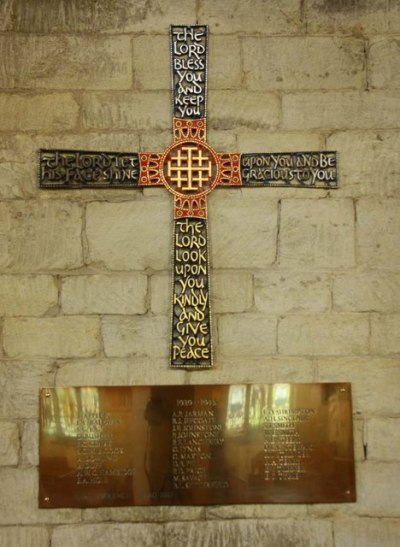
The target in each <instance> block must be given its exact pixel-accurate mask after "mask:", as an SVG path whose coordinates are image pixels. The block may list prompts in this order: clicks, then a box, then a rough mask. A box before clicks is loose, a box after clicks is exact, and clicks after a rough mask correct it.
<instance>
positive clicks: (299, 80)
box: [242, 36, 365, 91]
mask: <svg viewBox="0 0 400 547" xmlns="http://www.w3.org/2000/svg"><path fill="white" fill-rule="evenodd" d="M242 42H243V54H244V67H245V82H246V86H247V87H248V88H249V89H252V90H262V89H266V90H273V89H284V90H285V89H286V90H290V89H292V90H295V91H299V90H302V89H346V88H356V89H361V88H363V87H364V85H365V66H364V42H363V41H362V40H359V39H354V38H344V39H338V38H330V37H306V38H297V37H292V38H288V37H287V36H285V37H282V38H260V37H254V38H253V37H251V38H244V39H243V40H242Z"/></svg>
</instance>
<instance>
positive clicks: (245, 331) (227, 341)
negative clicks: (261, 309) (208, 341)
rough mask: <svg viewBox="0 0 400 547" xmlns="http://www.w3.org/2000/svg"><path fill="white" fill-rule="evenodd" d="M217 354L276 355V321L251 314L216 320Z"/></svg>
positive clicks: (228, 316)
mask: <svg viewBox="0 0 400 547" xmlns="http://www.w3.org/2000/svg"><path fill="white" fill-rule="evenodd" d="M218 333H219V334H218V352H219V353H220V354H221V355H224V356H232V357H237V356H242V357H243V358H244V359H245V358H247V357H250V358H251V357H256V356H261V355H265V354H267V355H268V354H269V355H270V354H275V353H276V319H275V318H274V317H264V316H262V315H256V314H252V313H242V314H240V315H234V314H232V315H231V314H229V315H228V314H227V315H222V316H221V317H220V318H219V319H218Z"/></svg>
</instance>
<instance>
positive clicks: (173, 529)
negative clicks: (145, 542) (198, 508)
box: [165, 519, 333, 547]
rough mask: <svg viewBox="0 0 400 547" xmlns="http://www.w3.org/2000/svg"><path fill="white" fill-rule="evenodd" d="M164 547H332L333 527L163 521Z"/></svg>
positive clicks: (311, 522)
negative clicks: (304, 546) (287, 546)
mask: <svg viewBox="0 0 400 547" xmlns="http://www.w3.org/2000/svg"><path fill="white" fill-rule="evenodd" d="M165 528H166V545H167V547H172V546H173V547H181V546H182V547H183V546H186V545H191V546H193V547H213V546H214V545H218V546H219V547H239V546H240V547H253V546H254V545H263V546H265V547H278V546H284V545H312V546H313V547H333V538H332V527H331V523H330V522H329V521H326V522H324V521H322V520H310V519H307V520H300V519H299V520H294V519H293V520H292V519H279V520H275V521H274V520H256V519H254V520H253V519H247V520H240V519H238V520H223V521H216V520H215V521H209V522H191V523H168V524H166V527H165Z"/></svg>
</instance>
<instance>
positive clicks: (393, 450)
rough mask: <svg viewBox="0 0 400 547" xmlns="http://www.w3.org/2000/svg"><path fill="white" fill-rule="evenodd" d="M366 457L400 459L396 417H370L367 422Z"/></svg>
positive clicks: (399, 432) (399, 430)
mask: <svg viewBox="0 0 400 547" xmlns="http://www.w3.org/2000/svg"><path fill="white" fill-rule="evenodd" d="M367 431H368V433H367V435H368V459H369V460H376V461H388V462H390V461H399V460H400V423H399V420H398V419H396V418H371V419H370V420H368V422H367Z"/></svg>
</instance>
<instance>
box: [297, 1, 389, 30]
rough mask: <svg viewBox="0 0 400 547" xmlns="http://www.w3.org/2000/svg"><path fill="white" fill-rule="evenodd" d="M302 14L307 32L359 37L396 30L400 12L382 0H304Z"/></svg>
mask: <svg viewBox="0 0 400 547" xmlns="http://www.w3.org/2000/svg"><path fill="white" fill-rule="evenodd" d="M305 15H306V20H307V30H308V32H309V33H311V34H313V33H318V34H320V33H322V34H326V33H330V34H334V33H335V34H336V33H344V34H353V35H354V36H362V35H364V34H376V33H382V32H383V33H384V32H393V33H396V32H399V30H400V14H399V10H398V6H397V4H396V3H392V2H386V0H364V1H363V2H356V3H355V2H332V0H307V2H306V9H305Z"/></svg>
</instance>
